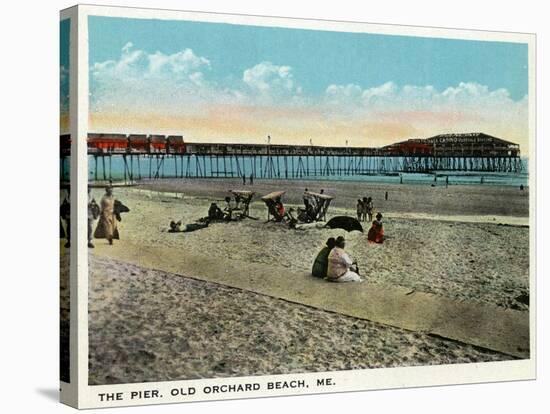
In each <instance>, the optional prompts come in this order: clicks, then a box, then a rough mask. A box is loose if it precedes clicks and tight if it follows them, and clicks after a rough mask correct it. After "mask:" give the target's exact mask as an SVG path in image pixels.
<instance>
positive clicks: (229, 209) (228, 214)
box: [223, 196, 237, 221]
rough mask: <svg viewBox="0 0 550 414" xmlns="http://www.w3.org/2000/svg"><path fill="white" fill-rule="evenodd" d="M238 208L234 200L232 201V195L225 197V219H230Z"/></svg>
mask: <svg viewBox="0 0 550 414" xmlns="http://www.w3.org/2000/svg"><path fill="white" fill-rule="evenodd" d="M236 208H237V206H236V205H235V204H233V202H232V201H231V197H229V196H227V197H225V208H224V209H223V211H225V216H224V219H225V220H228V221H230V220H231V218H232V217H231V216H232V214H233V210H235V209H236Z"/></svg>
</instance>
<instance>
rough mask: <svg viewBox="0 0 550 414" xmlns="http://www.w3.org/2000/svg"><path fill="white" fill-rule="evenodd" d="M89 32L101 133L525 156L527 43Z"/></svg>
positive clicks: (161, 30)
mask: <svg viewBox="0 0 550 414" xmlns="http://www.w3.org/2000/svg"><path fill="white" fill-rule="evenodd" d="M88 26H89V64H90V129H91V130H93V131H98V132H99V131H103V132H107V131H109V132H147V133H178V134H182V135H184V137H185V138H186V139H187V140H188V141H204V142H215V141H216V142H266V137H267V135H270V136H271V142H272V143H299V144H306V143H309V142H310V140H311V142H313V144H315V145H344V144H345V143H346V142H347V143H348V145H350V146H379V145H386V144H389V143H391V142H396V141H399V140H403V139H408V138H413V137H418V138H424V137H429V136H433V135H436V134H439V133H447V132H476V131H479V132H485V133H489V134H492V135H495V136H498V137H500V138H503V139H507V140H510V141H513V142H517V143H519V144H520V145H522V149H524V148H525V149H527V141H528V128H527V112H528V108H527V103H528V99H527V93H528V68H527V45H526V44H520V43H504V42H482V41H470V40H469V41H466V40H451V39H437V38H420V37H411V36H394V35H377V34H367V33H344V32H332V31H319V30H301V29H288V28H276V27H269V28H266V27H256V26H244V25H234V24H223V23H204V22H189V21H168V20H144V19H129V18H111V17H98V16H91V17H89V24H88ZM525 152H526V151H524V153H525Z"/></svg>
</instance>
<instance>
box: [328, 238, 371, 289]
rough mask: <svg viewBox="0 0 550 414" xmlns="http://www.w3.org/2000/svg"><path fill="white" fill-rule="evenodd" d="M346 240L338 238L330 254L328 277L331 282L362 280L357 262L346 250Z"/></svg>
mask: <svg viewBox="0 0 550 414" xmlns="http://www.w3.org/2000/svg"><path fill="white" fill-rule="evenodd" d="M344 247H346V240H345V239H344V237H342V236H338V237H337V238H336V242H335V247H334V249H332V250H331V251H330V253H329V255H328V268H327V279H328V280H329V281H331V282H362V281H363V280H362V279H361V277H360V276H359V274H358V270H359V269H358V268H357V264H356V263H355V262H354V261H352V260H351V258H350V257H349V255H348V254H347V253H346V252H345V251H344Z"/></svg>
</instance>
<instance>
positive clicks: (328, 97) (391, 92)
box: [324, 82, 526, 113]
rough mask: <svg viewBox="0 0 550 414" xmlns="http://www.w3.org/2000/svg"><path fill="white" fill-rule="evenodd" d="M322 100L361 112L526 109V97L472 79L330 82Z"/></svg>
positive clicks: (344, 108) (343, 108)
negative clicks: (440, 83)
mask: <svg viewBox="0 0 550 414" xmlns="http://www.w3.org/2000/svg"><path fill="white" fill-rule="evenodd" d="M324 102H325V103H326V104H328V105H332V106H333V107H334V106H340V107H341V109H342V110H352V111H355V112H360V113H361V112H396V111H404V112H409V111H427V110H429V111H435V112H440V111H441V112H444V111H449V110H453V111H459V112H468V111H478V110H483V111H484V112H487V111H491V110H498V111H501V110H507V111H514V112H515V111H517V110H526V98H524V99H521V100H519V101H515V100H513V99H512V98H511V96H510V93H509V92H508V91H507V90H506V89H503V88H500V89H495V90H490V89H489V87H487V86H486V85H481V84H479V83H475V82H460V83H459V84H458V85H456V86H450V87H447V88H446V89H444V90H442V91H438V90H437V89H436V88H435V87H433V86H432V85H424V86H418V85H405V86H402V87H399V86H398V85H397V84H395V83H394V82H386V83H384V84H382V85H379V86H375V87H371V88H366V89H363V88H361V87H360V86H359V85H355V84H348V85H329V86H328V87H327V88H326V90H325V95H324ZM333 109H334V108H333Z"/></svg>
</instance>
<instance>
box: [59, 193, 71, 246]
mask: <svg viewBox="0 0 550 414" xmlns="http://www.w3.org/2000/svg"><path fill="white" fill-rule="evenodd" d="M69 200H70V193H69V190H67V197H65V198H64V199H63V203H61V207H60V208H59V215H60V216H61V219H63V221H64V222H65V239H66V240H67V242H66V243H65V248H69V247H71V203H70V201H69Z"/></svg>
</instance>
